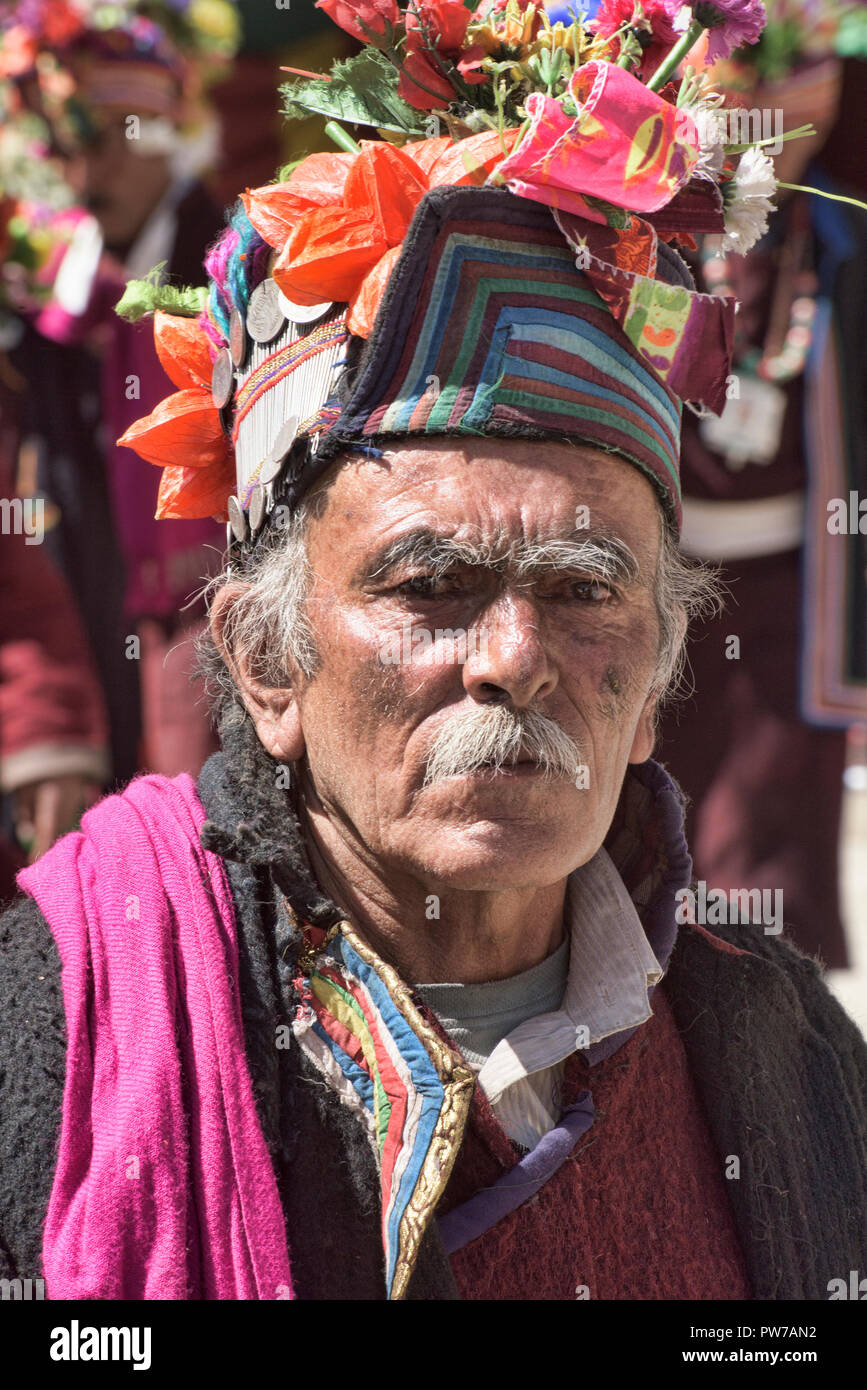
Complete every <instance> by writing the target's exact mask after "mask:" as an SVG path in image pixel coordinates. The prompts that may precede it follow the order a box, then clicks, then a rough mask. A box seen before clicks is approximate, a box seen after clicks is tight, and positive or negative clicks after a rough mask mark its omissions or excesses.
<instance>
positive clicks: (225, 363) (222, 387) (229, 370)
mask: <svg viewBox="0 0 867 1390" xmlns="http://www.w3.org/2000/svg"><path fill="white" fill-rule="evenodd" d="M234 390H235V368H234V365H233V363H232V358H231V356H230V354H229V349H228V348H222V349H221V350H220V354H219V356H218V357H217V360H216V362H215V363H214V369H213V371H212V372H211V399H212V400H213V402H214V405H215V406H216V407H217V410H222V409H223V407H224V406H227V405H228V404H229V401H230V400H231V399H232V396H233V394H234Z"/></svg>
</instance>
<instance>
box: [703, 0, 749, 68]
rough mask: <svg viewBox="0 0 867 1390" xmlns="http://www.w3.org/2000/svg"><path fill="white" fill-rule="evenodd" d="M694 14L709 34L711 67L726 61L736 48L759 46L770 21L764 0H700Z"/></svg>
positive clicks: (708, 54) (708, 47)
mask: <svg viewBox="0 0 867 1390" xmlns="http://www.w3.org/2000/svg"><path fill="white" fill-rule="evenodd" d="M692 12H693V14H694V15H695V17H696V19H697V20H698V22H699V23H700V24H703V25H704V27H705V29H707V30H709V33H708V45H707V62H708V63H709V64H710V63H715V62H716V60H717V59H718V58H727V57H728V56H729V54H730V53H731V52H732V49H734V48H740V47H741V46H742V45H743V44H749V43H756V42H757V40H758V38H759V36H760V35H761V32H762V30H763V29H764V27H765V24H766V23H767V18H768V16H767V14H766V12H765V7H764V5H763V4H762V0H698V3H696V4H694V5H693V6H692Z"/></svg>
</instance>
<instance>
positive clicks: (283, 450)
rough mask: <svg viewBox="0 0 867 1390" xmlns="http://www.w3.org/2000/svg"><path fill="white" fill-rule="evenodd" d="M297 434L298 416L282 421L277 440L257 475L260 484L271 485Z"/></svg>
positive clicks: (291, 416)
mask: <svg viewBox="0 0 867 1390" xmlns="http://www.w3.org/2000/svg"><path fill="white" fill-rule="evenodd" d="M297 433H298V416H297V415H290V416H289V418H288V419H287V420H284V422H283V424H282V425H281V426H280V429H279V430H278V431H277V438H276V439H275V440H274V443H273V444H272V445H271V451H270V453H269V454H268V457H267V459H266V460H265V462H264V463H263V465H262V469H261V472H260V473H259V481H260V483H272V482H273V481H274V479H275V478H276V477H277V474H278V473H279V472H280V469H281V468H282V467H283V463H284V461H285V458H286V455H287V454H288V452H289V450H290V449H291V448H292V445H293V444H294V443H295V436H296V434H297Z"/></svg>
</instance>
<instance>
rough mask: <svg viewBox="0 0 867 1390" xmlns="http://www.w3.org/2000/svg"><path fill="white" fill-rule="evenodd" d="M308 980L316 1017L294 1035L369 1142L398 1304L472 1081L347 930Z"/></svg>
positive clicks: (453, 1149) (389, 1286) (391, 1293)
mask: <svg viewBox="0 0 867 1390" xmlns="http://www.w3.org/2000/svg"><path fill="white" fill-rule="evenodd" d="M308 979H309V989H310V1001H311V1008H310V1010H309V1012H307V1013H306V1014H304V1013H302V1015H301V1016H300V1017H299V1018H298V1019H297V1020H296V1021H295V1024H294V1025H293V1026H294V1031H295V1035H296V1037H297V1038H298V1040H299V1043H300V1045H301V1046H302V1047H303V1048H304V1050H305V1052H306V1053H307V1055H308V1056H309V1057H310V1058H311V1060H312V1061H313V1062H314V1064H315V1065H316V1067H317V1068H318V1070H319V1071H320V1073H321V1074H322V1075H323V1076H324V1078H325V1080H326V1081H327V1082H328V1084H329V1085H331V1087H332V1088H333V1089H334V1090H336V1091H337V1092H338V1094H339V1095H340V1096H341V1099H342V1100H343V1101H344V1103H345V1104H346V1105H347V1106H348V1107H349V1108H350V1109H353V1110H354V1111H355V1112H356V1113H357V1114H358V1115H359V1118H360V1119H361V1121H362V1123H363V1124H364V1126H365V1129H366V1132H367V1135H368V1138H369V1139H370V1141H371V1144H372V1147H373V1149H374V1152H375V1154H376V1157H377V1160H378V1164H379V1169H380V1182H381V1190H382V1242H383V1251H384V1254H385V1271H386V1291H387V1296H388V1298H390V1299H399V1298H401V1297H403V1295H404V1293H405V1291H406V1288H407V1285H408V1283H409V1278H410V1275H411V1273H412V1268H413V1265H414V1262H415V1258H416V1255H417V1253H418V1248H419V1245H420V1243H421V1238H422V1236H423V1234H424V1230H425V1228H426V1226H427V1224H428V1222H429V1221H430V1219H431V1217H432V1215H433V1211H434V1208H435V1207H436V1204H437V1202H438V1200H439V1198H440V1196H441V1195H442V1192H443V1190H444V1188H445V1184H446V1182H447V1180H448V1177H449V1174H450V1172H451V1168H452V1165H453V1163H454V1160H455V1157H456V1156H457V1151H458V1147H459V1145H460V1139H461V1136H462V1134H463V1127H464V1123H465V1121H466V1116H467V1113H468V1111H469V1104H470V1099H471V1096H472V1091H473V1087H474V1084H475V1082H474V1078H473V1074H472V1072H471V1070H470V1068H469V1067H468V1066H467V1065H466V1064H465V1063H464V1062H462V1060H461V1059H460V1057H459V1056H458V1055H457V1054H456V1053H455V1052H453V1051H452V1050H451V1048H449V1047H447V1046H446V1045H445V1044H444V1043H443V1042H442V1041H441V1039H440V1038H439V1037H438V1036H437V1035H436V1033H435V1032H434V1031H433V1029H431V1028H430V1027H429V1026H428V1025H427V1024H426V1023H425V1021H424V1019H422V1017H421V1015H420V1014H419V1013H418V1011H417V1009H416V1008H415V1006H414V1005H413V1004H412V1000H411V998H410V995H409V991H408V990H407V988H406V986H405V985H404V984H403V983H402V981H400V979H399V977H398V976H397V975H396V974H395V972H394V971H391V970H390V968H389V967H388V966H386V965H384V964H383V962H381V961H379V959H378V958H377V957H376V956H375V955H374V953H373V952H371V951H370V949H369V948H368V947H366V946H365V945H364V944H363V943H362V942H361V941H360V940H359V939H358V938H357V937H356V936H355V934H354V933H353V932H352V930H351V928H350V927H349V926H348V924H346V923H344V924H343V926H342V930H341V933H340V934H338V936H337V937H336V938H335V939H334V940H333V941H332V943H331V944H330V946H329V947H328V948H327V953H326V954H323V955H321V956H320V957H319V958H318V960H317V964H316V965H315V967H314V968H313V969H312V970H311V972H310V974H309V977H308Z"/></svg>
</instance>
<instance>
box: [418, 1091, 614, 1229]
mask: <svg viewBox="0 0 867 1390" xmlns="http://www.w3.org/2000/svg"><path fill="white" fill-rule="evenodd" d="M593 1119H594V1110H593V1100H592V1097H591V1095H590V1092H589V1091H582V1092H581V1094H580V1095H579V1097H578V1099H577V1101H576V1102H575V1104H574V1105H570V1106H568V1107H567V1109H565V1110H564V1111H563V1114H562V1116H561V1117H560V1123H559V1124H558V1125H557V1128H556V1129H552V1130H550V1131H549V1132H548V1134H545V1135H543V1136H542V1138H541V1139H540V1140H539V1142H538V1144H537V1145H536V1147H535V1149H532V1150H531V1152H530V1153H528V1154H527V1155H526V1157H525V1158H522V1159H521V1161H520V1163H516V1164H515V1167H514V1168H510V1169H509V1171H508V1172H507V1173H504V1174H503V1175H502V1177H501V1178H499V1179H498V1180H497V1182H495V1183H494V1185H493V1187H486V1188H483V1189H482V1191H481V1192H477V1193H476V1194H475V1196H473V1197H470V1199H469V1201H467V1202H463V1203H462V1204H461V1206H459V1207H455V1208H454V1210H453V1211H450V1212H449V1213H448V1214H447V1215H446V1216H444V1217H442V1218H441V1220H440V1221H439V1231H440V1236H441V1237H442V1242H443V1245H444V1246H445V1251H446V1254H447V1255H453V1254H454V1253H455V1251H456V1250H461V1249H463V1247H464V1246H465V1245H469V1243H470V1241H471V1240H476V1239H477V1237H478V1236H481V1235H484V1233H485V1231H489V1230H490V1229H491V1227H492V1226H496V1224H497V1222H498V1221H502V1220H503V1218H504V1217H505V1216H508V1215H509V1213H510V1212H513V1211H515V1210H516V1209H517V1208H518V1207H520V1206H523V1204H524V1202H528V1201H529V1200H530V1198H531V1197H534V1196H535V1195H536V1193H537V1192H538V1191H539V1188H540V1187H543V1186H544V1184H545V1183H546V1182H548V1180H549V1179H550V1178H552V1177H553V1176H554V1174H555V1173H556V1172H557V1169H558V1168H560V1167H562V1165H563V1164H564V1163H565V1162H566V1159H567V1158H568V1157H569V1155H570V1154H571V1152H572V1150H573V1149H574V1148H575V1145H576V1144H577V1142H578V1140H579V1139H580V1138H581V1137H582V1135H584V1134H586V1133H587V1131H588V1129H590V1127H591V1125H592V1124H593Z"/></svg>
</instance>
